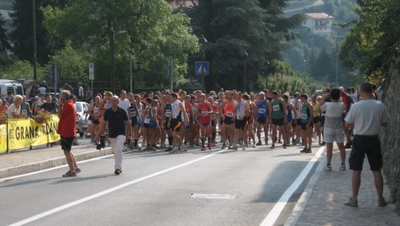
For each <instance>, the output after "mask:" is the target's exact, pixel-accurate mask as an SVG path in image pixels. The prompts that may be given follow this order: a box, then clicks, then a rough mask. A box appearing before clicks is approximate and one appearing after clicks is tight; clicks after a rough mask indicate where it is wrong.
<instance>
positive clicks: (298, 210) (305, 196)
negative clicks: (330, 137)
mask: <svg viewBox="0 0 400 226" xmlns="http://www.w3.org/2000/svg"><path fill="white" fill-rule="evenodd" d="M325 152H326V147H325V150H324V151H323V152H322V154H323V157H322V159H321V161H320V162H319V164H318V166H317V168H316V169H315V172H314V174H313V175H312V176H311V178H310V180H309V181H308V184H307V186H306V188H305V189H304V192H303V193H302V194H301V196H300V198H299V200H298V201H297V203H296V205H295V206H294V208H293V210H292V213H291V214H290V216H289V218H288V219H287V220H286V222H285V224H284V226H294V225H296V224H297V221H298V220H299V218H300V217H301V214H302V213H303V210H304V208H305V207H306V205H307V203H308V200H309V199H310V197H311V195H312V193H313V189H314V187H315V184H317V182H318V179H319V177H320V175H321V173H322V169H323V168H324V166H325V164H326V155H324V153H325Z"/></svg>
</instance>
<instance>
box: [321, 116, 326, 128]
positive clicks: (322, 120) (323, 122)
mask: <svg viewBox="0 0 400 226" xmlns="http://www.w3.org/2000/svg"><path fill="white" fill-rule="evenodd" d="M324 125H325V115H322V116H321V126H322V127H323V126H324Z"/></svg>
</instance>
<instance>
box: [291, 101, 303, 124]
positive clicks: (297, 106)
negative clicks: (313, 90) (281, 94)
mask: <svg viewBox="0 0 400 226" xmlns="http://www.w3.org/2000/svg"><path fill="white" fill-rule="evenodd" d="M290 102H292V105H293V107H294V109H296V115H297V119H301V106H302V104H301V101H300V100H299V99H296V98H293V99H292V100H291V101H290Z"/></svg>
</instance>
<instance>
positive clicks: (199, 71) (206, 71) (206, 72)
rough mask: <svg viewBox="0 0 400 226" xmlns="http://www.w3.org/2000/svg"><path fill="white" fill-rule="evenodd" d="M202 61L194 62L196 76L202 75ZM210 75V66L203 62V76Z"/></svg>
mask: <svg viewBox="0 0 400 226" xmlns="http://www.w3.org/2000/svg"><path fill="white" fill-rule="evenodd" d="M202 70H203V66H202V61H196V75H203V71H202ZM209 74H210V64H209V62H208V61H204V75H209Z"/></svg>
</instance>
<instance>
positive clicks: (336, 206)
mask: <svg viewBox="0 0 400 226" xmlns="http://www.w3.org/2000/svg"><path fill="white" fill-rule="evenodd" d="M79 141H80V142H81V145H79V146H73V147H72V151H73V153H74V154H75V156H76V158H77V160H78V161H81V160H85V159H90V158H95V157H99V156H104V155H109V154H112V152H111V149H110V148H109V147H106V148H105V149H102V150H101V151H98V150H96V148H95V147H94V146H93V145H91V144H90V143H89V142H90V141H89V139H80V140H79ZM315 150H316V149H315ZM349 154H350V151H349V150H348V151H347V155H346V166H347V167H348V163H347V159H348V156H349ZM323 156H324V157H323V159H322V160H321V161H320V163H319V165H318V166H317V169H316V171H315V173H314V174H313V175H312V176H311V179H310V181H309V183H308V185H307V187H306V189H305V191H304V192H303V194H302V195H301V197H300V199H299V201H298V203H297V204H296V206H295V207H294V209H293V211H292V213H291V216H290V217H289V219H288V220H287V221H286V224H285V226H292V225H298V226H337V225H346V226H347V225H363V226H364V225H385V226H386V225H394V226H396V225H400V216H399V215H397V214H396V213H394V212H393V209H394V206H393V205H392V204H389V205H388V206H385V207H378V201H377V195H376V191H375V185H374V181H373V176H372V173H371V171H370V170H369V165H368V161H365V162H364V167H363V168H364V170H363V173H362V178H361V187H360V194H359V198H358V200H359V207H356V208H352V207H347V206H344V203H345V202H346V201H347V199H348V198H349V197H350V196H351V175H352V171H351V170H346V171H339V166H340V159H339V153H338V150H337V149H334V153H333V158H332V171H331V172H325V171H323V167H324V166H325V165H326V157H325V153H324V154H323ZM64 164H66V161H65V157H64V154H63V152H62V151H61V148H60V146H54V147H48V148H37V147H36V148H35V149H34V150H30V151H21V152H17V153H11V154H4V155H0V178H5V177H10V176H14V175H19V174H24V173H29V172H33V171H38V170H42V169H47V168H51V167H54V166H60V165H64ZM389 194H390V191H389V189H388V188H387V186H386V185H385V188H384V197H385V198H386V200H389V197H390V195H389Z"/></svg>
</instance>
